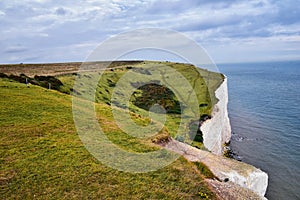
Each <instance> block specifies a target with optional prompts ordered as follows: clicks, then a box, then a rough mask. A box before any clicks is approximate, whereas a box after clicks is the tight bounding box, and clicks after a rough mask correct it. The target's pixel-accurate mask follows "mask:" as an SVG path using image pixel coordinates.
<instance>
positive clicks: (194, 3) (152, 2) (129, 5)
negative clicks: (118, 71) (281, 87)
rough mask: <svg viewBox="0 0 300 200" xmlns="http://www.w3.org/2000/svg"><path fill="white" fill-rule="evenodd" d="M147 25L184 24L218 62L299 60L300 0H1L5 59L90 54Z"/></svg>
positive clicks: (1, 57) (0, 42) (0, 45)
mask: <svg viewBox="0 0 300 200" xmlns="http://www.w3.org/2000/svg"><path fill="white" fill-rule="evenodd" d="M141 28H161V29H168V30H174V31H178V32H180V33H182V34H184V35H185V36H186V37H188V38H190V39H191V40H194V41H195V42H197V43H198V44H199V45H201V46H202V47H203V48H204V49H205V50H206V51H207V52H208V54H209V56H210V57H211V58H212V59H213V60H214V62H216V63H234V62H257V61H277V60H300V0H252V1H251V0H249V1H244V0H230V1H229V0H211V1H209V0H207V1H206V0H181V1H180V0H179V1H178V0H127V1H121V0H85V1H83V0H76V1H74V0H73V1H71V0H64V1H57V0H56V1H54V0H1V1H0V52H1V53H0V63H37V62H68V61H84V60H85V59H86V58H87V57H88V55H89V54H90V53H91V52H93V50H94V49H95V48H96V47H97V46H98V45H99V44H101V43H102V42H103V41H105V40H107V39H108V38H112V37H113V36H116V35H118V34H120V33H123V32H128V31H131V30H135V29H141ZM174 42H176V41H174ZM137 59H139V58H137ZM140 59H143V56H142V55H140Z"/></svg>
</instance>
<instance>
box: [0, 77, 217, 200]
mask: <svg viewBox="0 0 300 200" xmlns="http://www.w3.org/2000/svg"><path fill="white" fill-rule="evenodd" d="M60 78H61V80H62V82H64V83H65V86H66V87H68V85H67V83H69V84H70V85H69V86H71V85H72V84H71V81H72V76H69V75H68V76H65V77H60ZM0 96H1V99H0V155H1V157H0V199H201V198H209V199H215V196H214V194H212V193H211V191H210V190H209V189H208V188H207V186H206V184H205V183H204V180H203V177H202V175H201V174H199V171H198V170H195V167H194V165H193V164H192V163H190V162H188V161H186V160H185V159H183V158H179V159H178V160H176V161H175V162H174V163H172V164H171V165H169V166H167V167H165V168H163V169H160V170H158V171H155V172H149V173H142V174H135V173H125V172H121V171H117V170H114V169H112V168H109V167H107V166H105V165H103V164H102V163H101V162H99V161H98V160H97V159H95V158H94V157H93V156H92V155H91V154H90V153H89V152H88V151H87V150H86V149H85V147H84V146H83V144H82V142H81V140H80V139H79V136H78V135H77V132H76V130H75V125H74V122H73V116H72V101H71V97H70V96H69V95H66V94H63V93H61V92H58V91H54V90H47V89H44V88H41V87H39V86H34V85H31V86H30V87H27V86H26V85H25V84H21V83H16V82H14V81H11V80H8V79H0ZM82 109H83V110H84V109H85V108H82ZM96 110H97V118H98V120H99V123H100V124H101V125H102V127H104V129H105V133H106V134H107V136H108V137H109V138H110V139H111V140H112V141H114V142H115V143H116V144H118V145H121V146H122V145H123V147H124V148H128V149H129V150H130V151H136V152H140V151H146V152H147V151H152V150H155V149H157V148H158V147H157V146H155V145H154V144H153V143H151V140H149V141H148V140H146V141H143V140H139V139H135V138H130V136H128V135H127V134H125V133H124V132H122V131H121V130H120V129H119V128H118V127H117V126H116V124H114V122H113V120H112V113H111V111H110V110H109V106H108V105H106V104H103V103H99V104H97V105H96ZM140 112H142V111H140ZM132 118H134V120H136V121H137V122H139V123H141V124H146V123H147V118H146V117H143V116H139V114H133V113H132ZM169 123H171V124H172V123H175V122H174V120H170V122H169ZM171 126H173V124H172V125H171ZM126 141H129V142H128V143H127V144H126ZM129 144H130V145H129Z"/></svg>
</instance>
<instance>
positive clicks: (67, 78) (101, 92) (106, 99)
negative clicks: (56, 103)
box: [57, 61, 224, 148]
mask: <svg viewBox="0 0 300 200" xmlns="http://www.w3.org/2000/svg"><path fill="white" fill-rule="evenodd" d="M129 66H130V67H129ZM163 66H167V67H170V68H172V69H174V70H173V71H172V70H165V69H164V68H163ZM118 67H119V68H115V69H114V70H111V69H109V70H106V71H104V72H102V75H101V79H100V80H98V79H97V78H98V76H99V74H100V72H99V73H98V72H80V73H77V76H79V77H80V81H81V82H82V83H81V84H82V85H87V86H85V87H84V88H76V92H78V93H79V94H80V95H79V96H80V97H82V98H84V96H88V97H91V96H92V95H93V94H95V100H94V99H89V100H94V101H96V102H98V103H100V102H102V103H106V104H108V105H111V104H112V101H113V98H112V93H113V92H114V91H115V88H118V92H116V93H118V94H117V95H116V96H119V97H120V99H123V96H124V95H123V93H127V92H128V91H130V90H132V91H134V92H133V94H132V95H131V98H130V102H129V106H127V105H126V104H127V102H120V101H115V102H116V103H117V106H119V107H120V108H127V107H128V108H129V109H130V110H131V111H132V112H134V113H136V114H139V115H141V116H144V117H147V116H148V115H149V113H148V111H147V110H148V109H149V107H151V105H152V104H153V103H155V102H156V103H160V104H162V105H165V106H168V105H169V106H170V108H169V110H170V111H171V112H169V113H168V115H167V121H166V123H165V127H166V129H167V131H168V133H169V134H170V136H172V137H175V136H176V134H177V130H178V127H179V124H180V121H181V119H182V115H181V114H180V113H181V111H180V110H178V98H177V96H176V94H175V95H174V93H172V92H171V94H168V95H169V97H165V95H166V93H167V92H163V93H162V94H161V96H159V94H160V91H155V88H153V87H148V88H146V89H144V90H141V89H139V88H137V89H136V88H134V87H133V85H139V84H147V83H148V82H149V80H148V81H145V78H144V77H147V75H149V76H148V77H150V80H151V81H154V82H161V83H162V81H160V80H158V79H159V78H160V79H161V80H163V81H164V82H166V83H169V84H171V85H172V84H176V82H178V81H179V82H180V80H182V79H180V78H178V74H181V75H183V76H184V78H185V79H186V80H187V81H188V84H189V85H188V87H190V88H185V87H186V86H180V87H182V88H178V87H177V88H173V89H174V90H178V91H179V92H178V94H179V96H180V95H182V94H181V93H182V92H185V91H190V90H191V88H192V89H193V91H194V92H195V94H196V98H197V104H196V106H199V110H198V111H197V113H196V114H197V115H198V116H199V118H200V116H205V115H211V112H212V109H213V105H214V104H215V103H216V102H217V99H216V97H215V95H214V92H215V90H216V89H217V88H218V87H219V85H220V84H221V83H222V81H223V79H224V77H223V75H222V74H219V73H215V72H209V71H207V70H204V69H200V68H196V67H195V66H193V65H190V64H182V63H172V62H154V61H145V62H142V63H136V64H132V65H124V66H123V67H121V68H120V66H118ZM129 73H131V74H132V75H131V76H129V77H125V76H124V75H126V74H129ZM151 73H152V74H151ZM141 74H142V75H145V76H144V77H141V78H140V77H139V75H141ZM75 77H76V75H61V76H58V77H57V78H58V79H59V80H60V81H61V82H62V83H63V84H64V86H62V87H61V89H60V90H61V91H62V92H65V91H69V93H70V91H71V90H72V88H73V84H74V80H75ZM124 77H125V78H124ZM121 78H123V79H125V80H126V81H125V82H126V83H129V84H128V87H122V86H119V85H116V84H117V83H118V81H119V80H120V79H121ZM93 81H99V83H98V86H97V88H96V92H95V91H93V87H92V85H91V82H93ZM149 85H151V83H149V84H148V86H149ZM152 85H153V84H152ZM150 89H151V91H150ZM156 89H157V90H162V89H165V91H168V88H167V87H157V88H156ZM147 90H149V91H148V92H147ZM153 90H154V91H153ZM173 92H175V93H176V91H173ZM168 93H170V92H169V91H168ZM188 94H189V93H185V94H183V95H182V97H181V100H185V101H186V102H189V101H191V100H190V99H189V98H191V97H190V96H189V95H188ZM122 95H123V96H122ZM150 97H153V98H152V99H151V98H150ZM172 105H173V107H172ZM167 110H168V109H167ZM190 117H191V116H190ZM199 118H198V117H194V118H193V121H198V120H199ZM190 121H192V120H190ZM188 123H189V122H187V124H186V125H184V126H186V127H185V130H184V132H185V134H184V135H183V137H184V138H185V139H184V141H186V142H188V143H191V141H190V137H189V135H188V134H187V133H189V132H191V130H189V127H188ZM194 144H195V146H196V147H200V146H201V144H200V143H199V142H198V143H194ZM201 148H203V147H201Z"/></svg>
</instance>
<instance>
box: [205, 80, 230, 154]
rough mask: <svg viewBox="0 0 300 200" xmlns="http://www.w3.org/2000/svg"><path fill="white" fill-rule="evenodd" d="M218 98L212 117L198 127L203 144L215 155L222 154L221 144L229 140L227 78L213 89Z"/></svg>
mask: <svg viewBox="0 0 300 200" xmlns="http://www.w3.org/2000/svg"><path fill="white" fill-rule="evenodd" d="M215 96H216V97H217V99H218V100H219V101H218V102H217V104H216V105H215V107H214V109H213V112H212V118H211V119H208V120H206V121H205V122H204V123H203V124H202V125H201V127H200V130H201V131H202V135H203V144H204V146H205V147H206V148H207V149H208V150H209V151H211V152H212V153H214V154H216V155H222V153H223V145H224V144H225V143H227V142H229V141H230V137H231V126H230V122H229V117H228V111H227V104H228V88H227V78H226V77H225V79H224V81H223V83H222V84H221V85H220V86H219V88H218V89H217V90H216V91H215Z"/></svg>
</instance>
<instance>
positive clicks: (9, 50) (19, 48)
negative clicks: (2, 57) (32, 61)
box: [3, 46, 28, 54]
mask: <svg viewBox="0 0 300 200" xmlns="http://www.w3.org/2000/svg"><path fill="white" fill-rule="evenodd" d="M25 51H28V49H27V48H26V47H23V46H11V47H8V48H7V49H5V50H4V51H3V53H5V54H15V53H20V52H25Z"/></svg>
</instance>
